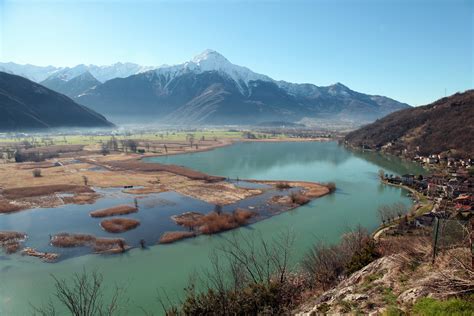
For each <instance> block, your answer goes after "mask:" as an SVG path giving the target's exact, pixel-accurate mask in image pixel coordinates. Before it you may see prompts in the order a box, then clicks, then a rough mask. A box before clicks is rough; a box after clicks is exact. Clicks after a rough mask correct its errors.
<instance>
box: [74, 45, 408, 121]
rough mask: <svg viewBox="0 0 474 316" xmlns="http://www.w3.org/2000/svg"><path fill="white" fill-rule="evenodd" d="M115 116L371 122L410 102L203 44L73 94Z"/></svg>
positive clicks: (197, 119) (93, 106)
mask: <svg viewBox="0 0 474 316" xmlns="http://www.w3.org/2000/svg"><path fill="white" fill-rule="evenodd" d="M76 100H78V101H79V102H80V103H82V104H87V105H88V106H90V107H92V108H94V109H96V110H97V111H100V112H103V113H107V114H108V115H113V116H127V118H130V117H131V116H133V117H136V118H138V117H140V116H141V117H145V116H146V117H147V118H150V117H155V118H156V119H157V120H161V121H163V122H167V123H181V124H190V123H192V124H196V123H197V124H204V123H205V124H255V123H261V122H265V121H281V120H282V118H284V119H285V121H291V122H297V121H299V120H301V119H304V118H306V119H308V118H310V119H311V118H315V119H328V120H353V121H354V120H355V121H358V122H369V121H373V120H375V119H377V118H379V117H382V116H384V115H386V114H388V113H391V112H393V111H396V110H399V109H403V108H407V107H409V105H407V104H404V103H400V102H397V101H395V100H392V99H390V98H387V97H382V96H371V95H366V94H363V93H359V92H356V91H353V90H351V89H349V88H348V87H346V86H344V85H342V84H340V83H337V84H335V85H332V86H328V87H318V86H315V85H312V84H295V83H289V82H285V81H275V80H273V79H271V78H270V77H268V76H265V75H262V74H257V73H254V72H253V71H251V70H250V69H248V68H246V67H242V66H237V65H234V64H232V63H231V62H229V61H228V60H227V59H226V58H225V57H224V56H222V55H220V54H219V53H217V52H215V51H212V50H206V51H205V52H203V53H202V54H199V55H198V56H196V57H195V58H193V59H192V60H191V61H189V62H185V63H183V64H180V65H176V66H163V67H159V68H157V69H155V70H151V71H147V72H143V73H139V74H136V75H133V76H130V77H127V78H122V79H119V78H117V79H113V80H109V81H107V82H105V83H104V84H102V85H98V86H96V87H94V88H92V89H90V90H89V91H87V92H85V93H84V94H82V95H81V96H79V97H77V98H76Z"/></svg>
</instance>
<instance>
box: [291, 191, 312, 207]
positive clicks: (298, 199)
mask: <svg viewBox="0 0 474 316" xmlns="http://www.w3.org/2000/svg"><path fill="white" fill-rule="evenodd" d="M290 199H291V202H292V203H294V204H298V205H304V204H308V203H309V201H310V199H309V198H308V197H307V196H305V195H304V194H302V193H300V192H291V194H290Z"/></svg>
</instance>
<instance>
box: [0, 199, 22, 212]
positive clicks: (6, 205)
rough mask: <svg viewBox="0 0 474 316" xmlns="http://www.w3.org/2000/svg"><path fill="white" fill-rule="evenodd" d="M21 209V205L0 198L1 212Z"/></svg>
mask: <svg viewBox="0 0 474 316" xmlns="http://www.w3.org/2000/svg"><path fill="white" fill-rule="evenodd" d="M19 210H21V207H20V206H18V205H15V204H12V203H10V202H9V201H6V200H2V199H0V213H12V212H16V211H19Z"/></svg>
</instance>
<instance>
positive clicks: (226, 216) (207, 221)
mask: <svg viewBox="0 0 474 316" xmlns="http://www.w3.org/2000/svg"><path fill="white" fill-rule="evenodd" d="M253 216H255V213H254V212H251V211H248V210H244V209H236V210H235V211H234V212H232V213H216V212H210V213H208V214H205V215H204V214H200V213H195V212H189V213H185V214H182V215H180V216H175V217H173V219H174V220H175V221H176V223H177V224H178V225H181V226H184V227H187V228H189V229H193V230H198V231H199V232H200V233H203V234H215V233H218V232H221V231H225V230H230V229H233V228H237V227H239V226H242V225H245V224H247V222H248V220H249V219H250V218H252V217H253Z"/></svg>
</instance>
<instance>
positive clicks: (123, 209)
mask: <svg viewBox="0 0 474 316" xmlns="http://www.w3.org/2000/svg"><path fill="white" fill-rule="evenodd" d="M135 212H138V209H137V208H136V207H134V206H131V205H117V206H114V207H109V208H105V209H101V210H96V211H93V212H90V213H89V215H90V216H92V217H107V216H116V215H126V214H130V213H135Z"/></svg>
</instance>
